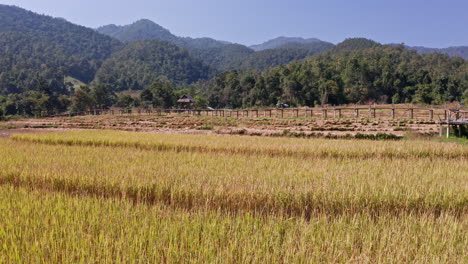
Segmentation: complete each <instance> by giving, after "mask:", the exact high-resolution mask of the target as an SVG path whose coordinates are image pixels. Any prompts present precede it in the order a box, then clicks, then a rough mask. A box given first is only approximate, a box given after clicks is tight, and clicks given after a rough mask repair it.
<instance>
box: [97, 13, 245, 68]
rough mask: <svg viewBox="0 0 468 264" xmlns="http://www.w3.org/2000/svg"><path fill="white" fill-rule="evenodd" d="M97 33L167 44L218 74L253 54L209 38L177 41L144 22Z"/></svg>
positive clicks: (111, 26) (167, 32)
mask: <svg viewBox="0 0 468 264" xmlns="http://www.w3.org/2000/svg"><path fill="white" fill-rule="evenodd" d="M97 31H98V32H100V33H102V34H106V35H108V36H111V37H113V38H116V39H118V40H120V41H123V42H129V41H136V40H148V39H158V40H165V41H168V42H171V43H173V44H175V45H177V46H179V47H181V48H185V49H187V50H188V51H190V53H191V54H192V55H193V56H194V57H196V58H198V59H200V60H202V61H203V62H204V63H206V64H208V65H209V66H210V67H212V68H215V69H217V70H218V71H225V70H231V69H235V68H237V67H239V66H240V64H241V63H242V60H243V59H244V58H245V57H247V56H248V55H250V54H251V53H253V52H254V51H253V50H251V49H249V48H248V47H246V46H243V45H240V44H231V43H229V42H226V41H219V40H215V39H212V38H190V37H178V36H176V35H174V34H172V33H171V32H170V31H169V30H168V29H166V28H164V27H162V26H160V25H158V24H156V23H155V22H153V21H150V20H147V19H141V20H138V21H137V22H135V23H133V24H131V25H126V26H116V25H107V26H103V27H100V28H98V29H97Z"/></svg>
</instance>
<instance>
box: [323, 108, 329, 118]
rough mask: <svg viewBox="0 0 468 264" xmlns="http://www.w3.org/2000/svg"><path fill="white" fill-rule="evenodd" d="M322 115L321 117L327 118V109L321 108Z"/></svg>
mask: <svg viewBox="0 0 468 264" xmlns="http://www.w3.org/2000/svg"><path fill="white" fill-rule="evenodd" d="M322 115H323V119H327V118H328V111H327V109H323V110H322Z"/></svg>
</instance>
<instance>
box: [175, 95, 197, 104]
mask: <svg viewBox="0 0 468 264" xmlns="http://www.w3.org/2000/svg"><path fill="white" fill-rule="evenodd" d="M177 102H178V103H195V99H193V97H191V96H190V95H187V94H185V95H184V96H182V97H181V98H180V99H179V100H177Z"/></svg>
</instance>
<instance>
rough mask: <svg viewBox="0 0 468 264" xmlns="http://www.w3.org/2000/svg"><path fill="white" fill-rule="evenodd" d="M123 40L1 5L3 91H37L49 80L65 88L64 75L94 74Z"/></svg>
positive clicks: (88, 78) (58, 88)
mask: <svg viewBox="0 0 468 264" xmlns="http://www.w3.org/2000/svg"><path fill="white" fill-rule="evenodd" d="M120 47H121V43H120V42H119V41H117V40H114V39H112V38H110V37H108V36H105V35H102V34H99V33H97V32H95V31H94V30H92V29H88V28H85V27H81V26H77V25H74V24H72V23H69V22H67V21H65V20H63V19H57V18H52V17H49V16H44V15H38V14H35V13H33V12H30V11H27V10H24V9H21V8H18V7H14V6H6V5H0V93H1V94H8V93H19V92H23V91H27V90H32V89H35V88H36V86H37V82H38V80H45V81H47V82H48V83H49V84H51V86H52V87H53V88H54V90H55V91H60V92H65V86H64V82H63V78H64V77H65V76H67V75H70V76H72V77H74V78H76V79H79V80H81V81H84V82H89V81H91V80H92V79H93V78H94V74H95V72H96V71H97V69H98V68H99V66H100V64H101V63H102V61H103V60H104V59H106V58H108V57H109V56H110V55H111V54H112V52H114V51H116V50H118V49H119V48H120Z"/></svg>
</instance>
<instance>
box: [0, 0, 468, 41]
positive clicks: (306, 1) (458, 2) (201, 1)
mask: <svg viewBox="0 0 468 264" xmlns="http://www.w3.org/2000/svg"><path fill="white" fill-rule="evenodd" d="M0 3H2V4H10V5H17V6H20V7H23V8H26V9H29V10H32V11H34V12H37V13H41V14H47V15H51V16H55V17H63V18H66V19H67V20H69V21H71V22H74V23H77V24H80V25H84V26H88V27H97V26H100V25H105V24H110V23H113V24H119V25H122V24H129V23H131V22H133V21H135V20H137V19H140V18H148V19H151V20H153V21H154V22H156V23H158V24H160V25H162V26H164V27H166V28H168V29H169V30H171V31H172V32H173V33H174V34H176V35H179V36H191V37H203V36H206V37H213V38H216V39H221V40H227V41H231V42H238V43H242V44H248V45H251V44H256V43H260V42H263V41H265V40H268V39H271V38H274V37H277V36H291V37H292V36H302V37H317V38H320V39H322V40H326V41H330V42H333V43H337V42H340V41H342V40H344V39H345V38H348V37H366V38H370V39H373V40H376V41H379V42H382V43H391V42H392V43H403V42H404V43H406V44H408V45H412V46H415V45H421V46H429V47H448V46H459V45H468V0H445V1H435V0H406V1H405V0H392V1H384V0H361V1H353V0H348V1H346V0H288V1H286V0H250V1H249V0H230V1H225V0H190V1H189V0H152V1H151V0H71V1H69V0H0Z"/></svg>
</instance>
